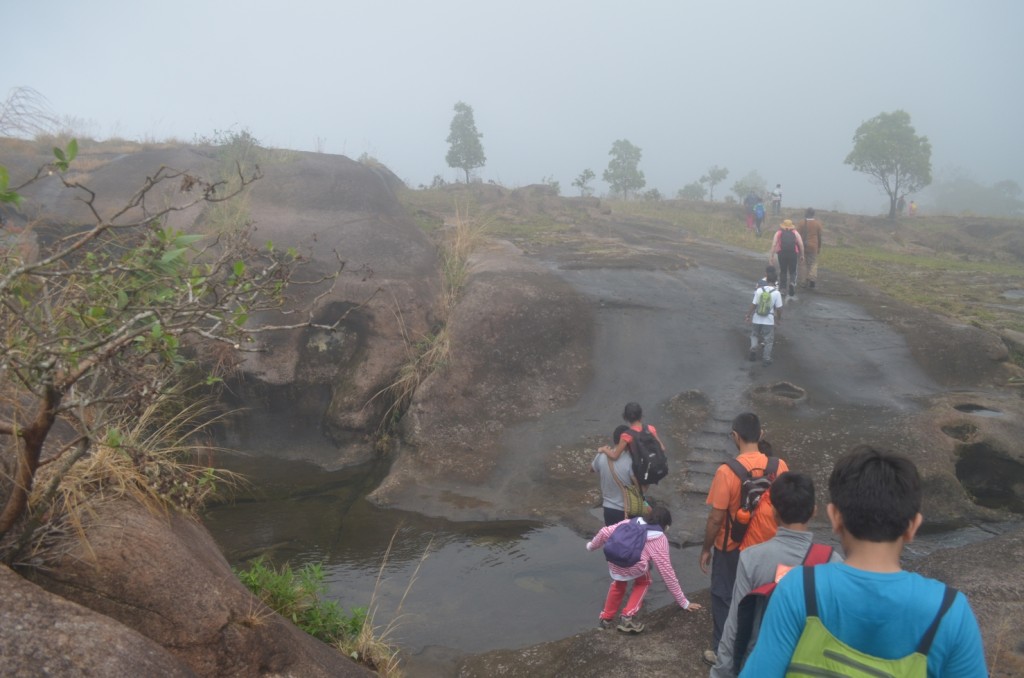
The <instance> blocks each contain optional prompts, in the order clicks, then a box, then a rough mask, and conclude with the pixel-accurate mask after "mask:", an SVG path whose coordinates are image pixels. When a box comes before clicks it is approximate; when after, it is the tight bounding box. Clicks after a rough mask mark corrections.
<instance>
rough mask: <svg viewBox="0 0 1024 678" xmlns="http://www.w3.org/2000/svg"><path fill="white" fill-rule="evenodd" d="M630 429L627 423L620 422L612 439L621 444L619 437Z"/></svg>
mask: <svg viewBox="0 0 1024 678" xmlns="http://www.w3.org/2000/svg"><path fill="white" fill-rule="evenodd" d="M628 430H629V427H628V426H626V425H625V424H619V425H618V426H616V427H615V431H614V432H613V433H612V440H613V441H615V444H616V445H618V444H619V438H621V437H622V434H623V433H625V432H626V431H628Z"/></svg>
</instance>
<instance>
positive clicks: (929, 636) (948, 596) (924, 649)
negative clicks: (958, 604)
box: [915, 584, 957, 656]
mask: <svg viewBox="0 0 1024 678" xmlns="http://www.w3.org/2000/svg"><path fill="white" fill-rule="evenodd" d="M956 593H957V591H956V589H955V588H953V587H952V586H949V585H948V584H947V585H946V591H945V592H944V593H943V594H942V604H941V605H939V611H938V613H936V615H935V619H933V620H932V625H931V626H929V627H928V630H927V631H925V633H924V636H923V637H922V638H921V642H920V643H918V644H917V650H915V651H916V652H918V653H920V654H923V655H925V656H928V650H930V649H931V648H932V641H933V640H935V634H936V633H937V632H938V630H939V622H941V621H942V618H943V617H944V616H945V615H946V613H947V612H949V608H950V607H952V606H953V599H954V598H956Z"/></svg>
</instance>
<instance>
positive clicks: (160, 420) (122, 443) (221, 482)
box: [29, 402, 244, 558]
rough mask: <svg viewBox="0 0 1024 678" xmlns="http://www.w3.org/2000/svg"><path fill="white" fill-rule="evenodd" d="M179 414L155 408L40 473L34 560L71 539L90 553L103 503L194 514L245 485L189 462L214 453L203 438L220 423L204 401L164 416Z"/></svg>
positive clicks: (33, 504)
mask: <svg viewBox="0 0 1024 678" xmlns="http://www.w3.org/2000/svg"><path fill="white" fill-rule="evenodd" d="M175 408H176V404H174V403H169V402H164V403H162V404H161V403H157V404H154V405H152V406H150V407H149V408H147V409H146V410H145V411H144V412H143V413H142V415H141V416H140V417H139V418H138V420H136V421H135V423H134V426H133V427H132V428H131V429H130V430H128V431H126V432H124V433H123V434H122V435H121V436H120V438H119V437H118V436H117V435H114V434H108V436H107V439H106V440H104V441H97V442H95V443H93V444H92V445H91V446H89V447H81V446H80V447H79V448H77V449H70V450H68V452H66V453H65V455H62V456H61V457H58V458H55V459H52V460H50V461H49V462H47V463H46V465H44V466H42V467H41V468H40V470H39V472H38V473H37V475H36V481H35V484H34V486H33V490H32V494H31V496H30V498H29V511H30V513H31V514H32V515H34V516H43V519H42V524H41V525H40V526H39V528H37V529H36V530H35V536H34V539H33V542H34V544H33V546H32V548H31V554H32V556H33V557H36V558H38V557H41V556H45V552H46V551H47V549H50V548H63V546H61V545H62V544H63V543H64V541H65V540H64V537H68V536H71V535H76V536H77V537H78V539H79V541H80V542H81V543H83V544H84V545H85V547H86V549H87V550H88V549H89V545H88V540H87V539H86V530H85V525H86V524H87V523H88V519H89V518H92V517H94V516H95V513H96V509H97V508H98V507H99V506H101V505H102V504H104V503H106V502H110V501H115V500H119V499H131V500H134V501H136V502H138V503H140V504H142V505H144V506H146V507H147V508H149V509H150V510H151V511H154V512H166V511H168V510H177V511H182V512H184V513H188V514H195V513H196V512H198V510H199V509H200V508H201V507H202V506H203V504H204V503H205V502H206V501H207V500H208V499H210V498H211V497H212V496H214V495H216V494H217V493H218V492H219V491H220V490H222V489H223V488H225V487H227V488H233V487H236V486H238V485H240V484H241V483H242V482H244V481H243V479H242V477H241V476H239V475H237V474H234V473H231V472H229V471H225V470H218V469H214V468H211V467H208V466H203V465H199V464H196V463H192V461H191V460H192V459H197V460H198V459H200V458H203V457H204V456H205V457H207V458H209V457H210V456H211V455H212V453H213V451H214V449H215V448H213V447H211V446H210V445H207V444H205V443H204V442H202V441H201V436H200V434H201V432H202V430H203V429H204V428H206V427H208V426H209V425H211V424H212V423H214V421H216V418H212V419H211V418H210V417H209V416H208V415H209V410H208V408H207V406H206V405H205V404H204V403H201V402H199V403H192V404H189V405H186V406H185V407H183V408H181V409H180V410H176V411H175V412H174V413H173V414H171V415H170V416H169V417H166V418H165V414H166V412H167V411H169V410H175Z"/></svg>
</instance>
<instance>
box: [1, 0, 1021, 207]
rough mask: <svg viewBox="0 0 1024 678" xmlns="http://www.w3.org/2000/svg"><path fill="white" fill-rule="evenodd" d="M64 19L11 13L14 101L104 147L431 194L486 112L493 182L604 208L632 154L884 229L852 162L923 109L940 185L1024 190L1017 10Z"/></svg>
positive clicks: (796, 8)
mask: <svg viewBox="0 0 1024 678" xmlns="http://www.w3.org/2000/svg"><path fill="white" fill-rule="evenodd" d="M59 4H60V7H59V11H56V12H55V11H53V8H48V7H44V6H40V5H28V4H27V3H25V4H19V5H18V6H16V7H12V8H9V9H8V11H7V12H6V13H5V16H6V17H7V20H8V25H9V26H11V31H10V32H11V33H12V35H10V36H9V39H8V47H9V49H10V50H11V53H12V54H16V55H25V56H24V57H23V58H20V59H19V62H18V66H17V68H16V69H12V70H11V71H9V72H7V73H6V74H5V75H4V76H3V79H2V81H0V94H2V95H3V96H5V97H6V96H7V94H8V93H9V92H10V91H11V90H12V89H13V88H15V87H19V86H26V87H31V88H33V89H35V90H37V91H38V92H40V93H41V94H42V95H43V96H45V97H46V98H47V100H48V101H49V104H50V106H51V108H52V110H53V112H54V113H55V114H57V115H58V116H60V117H61V118H62V119H64V120H66V121H68V122H69V124H70V126H71V128H72V129H73V130H74V131H75V132H76V133H79V134H82V135H83V136H90V137H93V138H97V139H104V138H110V137H121V138H126V139H133V140H139V141H142V140H164V139H179V140H181V141H184V142H191V141H193V140H195V139H197V138H203V137H207V138H208V137H210V136H211V135H212V134H213V133H214V132H215V131H218V130H219V131H224V130H235V131H241V130H246V131H249V132H250V133H251V134H252V135H253V136H254V137H255V138H256V139H258V140H259V141H260V142H261V144H262V145H265V146H269V147H278V148H290V149H295V150H303V151H323V152H328V153H337V154H342V155H346V156H348V157H351V158H357V157H359V156H361V155H363V154H367V155H368V156H371V157H373V158H375V159H377V160H379V161H380V162H382V163H383V164H385V165H386V166H388V167H389V168H390V169H391V170H392V171H393V172H394V173H395V174H397V175H398V176H399V177H400V178H402V179H403V180H404V181H406V183H407V184H409V185H410V186H411V187H416V186H419V185H427V186H429V185H430V184H431V183H432V181H433V180H434V177H436V176H440V177H442V178H443V179H444V180H445V181H449V182H453V181H456V180H459V179H460V178H461V177H462V170H459V169H457V168H452V167H448V165H447V164H446V162H445V154H446V151H447V149H448V144H447V143H446V141H445V139H446V137H447V135H448V131H449V129H448V128H449V124H450V122H451V119H452V116H453V107H454V105H455V103H456V102H458V101H463V102H465V103H467V104H469V105H470V106H471V107H472V108H473V111H474V117H475V122H476V126H477V129H478V130H479V131H480V132H481V133H482V134H483V138H482V140H481V141H482V144H483V148H484V152H485V154H486V157H487V162H486V164H485V165H484V166H483V167H482V168H480V169H478V170H476V171H475V172H474V173H473V174H474V176H475V177H476V178H478V179H479V180H481V181H494V182H496V183H499V184H502V185H504V186H508V187H512V188H514V187H517V186H525V185H529V184H536V183H542V182H544V181H557V182H558V183H559V184H560V187H561V192H562V194H563V195H574V194H578V192H577V191H576V190H575V189H574V188H573V186H572V181H573V180H574V179H575V178H576V177H577V176H579V174H580V173H581V172H582V171H583V170H585V169H590V170H592V171H593V172H594V173H595V175H596V179H595V180H594V181H592V182H591V186H592V187H593V188H594V189H595V190H596V192H597V193H598V194H604V193H607V190H608V187H607V184H606V183H605V182H603V181H602V180H601V175H602V172H603V170H604V169H605V168H606V167H607V165H608V160H609V155H608V152H609V150H610V149H611V147H612V144H613V142H615V141H616V140H618V139H627V140H629V141H630V142H631V143H632V144H634V145H636V146H638V147H639V148H640V149H641V150H642V152H643V157H642V160H641V161H640V164H639V168H640V170H642V171H643V172H644V174H645V177H646V182H647V185H646V186H645V188H644V189H643V190H650V189H657V190H658V191H659V192H660V193H661V195H662V196H663V197H665V198H673V197H675V195H676V192H677V191H678V190H679V189H681V188H682V187H683V186H685V185H687V184H689V183H692V182H694V181H697V180H698V178H699V177H700V176H701V175H702V174H705V173H706V172H707V170H708V168H710V167H711V166H713V165H718V166H721V167H725V168H728V170H729V175H728V177H727V178H726V179H725V181H723V182H722V183H721V184H719V185H718V186H717V187H716V189H715V199H716V201H718V202H720V201H721V200H722V199H723V198H724V197H725V196H726V195H728V194H730V193H731V190H730V189H731V187H732V185H733V183H734V182H736V181H737V180H740V179H742V178H743V177H744V176H746V175H747V174H748V173H749V172H751V171H756V172H757V173H758V174H759V175H760V176H761V178H762V179H763V180H764V182H765V184H766V185H767V186H768V187H769V189H770V188H771V187H774V186H775V185H776V184H777V183H778V184H781V185H782V190H783V205H784V206H801V207H802V206H815V207H817V208H818V209H822V210H835V209H841V210H844V211H850V212H860V213H866V214H877V213H880V212H883V211H885V210H886V209H887V205H888V202H887V199H886V197H885V196H884V195H883V194H882V193H881V192H879V190H878V189H877V188H876V187H875V186H874V185H872V184H871V182H870V181H869V180H868V178H867V177H866V176H865V175H862V174H858V173H857V172H854V171H853V170H852V169H851V168H850V167H849V166H848V165H845V164H844V163H843V160H844V159H845V158H846V156H847V154H848V153H849V152H850V150H851V148H852V138H853V134H854V131H855V130H856V128H857V127H858V126H859V125H860V124H861V123H862V122H863V121H865V120H867V119H869V118H872V117H874V116H876V115H878V114H879V113H883V112H891V111H894V110H898V109H901V110H904V111H906V112H907V113H909V114H910V116H911V121H912V124H913V126H914V127H915V129H916V132H917V134H919V135H924V136H927V137H928V139H929V141H930V142H931V144H932V158H931V164H932V175H933V179H934V181H935V182H939V181H942V180H944V179H945V178H948V177H954V176H966V177H969V178H970V179H972V180H974V181H976V182H978V183H980V184H983V185H986V186H990V185H993V184H995V183H997V182H1000V181H1004V180H1010V181H1014V182H1016V183H1017V184H1018V185H1024V169H1022V167H1024V164H1022V163H1021V162H1020V160H1019V155H1020V149H1021V148H1024V132H1022V131H1021V126H1020V125H1019V123H1018V122H1017V121H1016V117H1017V115H1016V114H1017V111H1018V110H1020V105H1021V103H1022V102H1024V101H1022V100H1024V96H1022V92H1021V85H1020V77H1019V75H1018V73H1017V69H1019V67H1020V65H1021V64H1024V43H1022V41H1021V40H1020V39H1019V37H1018V36H1017V35H1016V32H1017V27H1018V26H1020V25H1021V24H1022V21H1021V20H1022V19H1024V5H1020V4H1018V3H1014V2H1010V1H1009V0H1002V1H996V2H986V3H975V4H970V5H968V4H962V3H957V2H952V1H951V0H941V1H939V2H924V1H921V0H911V1H909V2H901V3H884V2H880V1H869V2H862V3H857V4H856V5H854V4H843V5H838V4H835V3H809V2H802V1H799V0H780V1H779V2H776V3H773V4H771V5H764V4H760V3H756V2H753V1H749V0H744V1H738V2H733V3H729V4H728V5H726V4H724V3H709V4H707V5H695V4H693V3H672V2H651V3H645V4H643V5H642V6H637V7H630V8H629V9H623V8H621V7H619V6H618V5H616V4H614V3H610V2H583V1H579V0H574V1H571V2H560V3H540V2H536V1H533V0H530V1H526V2H522V3H517V4H516V5H515V6H514V7H512V6H509V7H501V8H500V9H499V7H498V6H491V5H488V4H484V3H473V2H468V1H464V0H439V1H438V2H436V3H431V4H429V5H426V4H419V3H403V2H394V3H391V4H386V3H379V4H372V5H370V4H366V5H364V4H354V3H345V2H342V3H330V2H322V1H314V0H300V1H299V2H296V3H291V4H290V5H288V6H287V8H282V6H280V5H270V4H269V3H259V2H257V3H244V4H243V3H241V2H236V1H231V2H218V3H210V4H206V3H199V2H196V1H195V0H183V1H182V2H179V3H176V4H175V5H174V6H173V7H171V8H165V7H160V8H158V7H156V6H153V7H149V6H138V5H137V4H134V3H132V4H129V3H127V2H124V1H123V0H106V1H99V2H94V3H81V4H78V3H59ZM94 37H95V38H103V39H90V38H94ZM29 55H31V57H30V58H29ZM923 197H924V198H925V199H921V198H919V200H920V201H921V202H922V203H923V204H925V205H926V204H927V202H928V201H927V199H926V198H927V189H925V191H924V192H923Z"/></svg>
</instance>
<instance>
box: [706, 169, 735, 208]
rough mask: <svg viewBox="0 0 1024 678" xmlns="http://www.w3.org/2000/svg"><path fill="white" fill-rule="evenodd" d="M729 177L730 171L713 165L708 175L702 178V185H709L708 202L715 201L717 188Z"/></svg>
mask: <svg viewBox="0 0 1024 678" xmlns="http://www.w3.org/2000/svg"><path fill="white" fill-rule="evenodd" d="M727 176H729V170H727V169H726V168H724V167H719V166H718V165H713V166H712V167H711V169H709V170H708V173H707V174H705V175H704V176H702V177H701V178H700V183H702V184H707V185H708V189H709V191H708V196H709V197H708V200H710V201H711V202H714V201H715V186H717V185H718V184H720V183H722V182H723V181H725V178H726V177H727Z"/></svg>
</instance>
